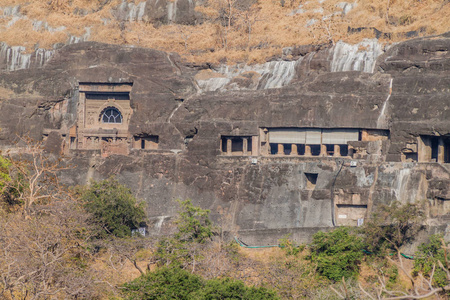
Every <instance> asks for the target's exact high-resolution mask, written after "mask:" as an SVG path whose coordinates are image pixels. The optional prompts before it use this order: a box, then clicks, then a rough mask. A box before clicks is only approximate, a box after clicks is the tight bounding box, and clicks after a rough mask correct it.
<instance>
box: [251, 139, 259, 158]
mask: <svg viewBox="0 0 450 300" xmlns="http://www.w3.org/2000/svg"><path fill="white" fill-rule="evenodd" d="M258 142H259V139H258V137H257V136H253V137H252V153H251V155H259V145H258Z"/></svg>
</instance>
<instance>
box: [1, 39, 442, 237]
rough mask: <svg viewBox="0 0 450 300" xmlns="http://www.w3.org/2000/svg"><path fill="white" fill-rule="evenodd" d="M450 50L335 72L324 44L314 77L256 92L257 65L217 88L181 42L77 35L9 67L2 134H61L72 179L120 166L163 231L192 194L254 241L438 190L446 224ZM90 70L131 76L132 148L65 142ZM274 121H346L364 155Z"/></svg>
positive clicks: (57, 140)
mask: <svg viewBox="0 0 450 300" xmlns="http://www.w3.org/2000/svg"><path fill="white" fill-rule="evenodd" d="M449 48H450V36H449V35H443V36H437V37H431V38H421V39H416V40H411V41H408V42H404V43H400V44H397V45H394V46H392V47H391V48H390V49H388V50H387V52H386V53H385V54H383V55H381V56H380V57H379V58H378V60H377V63H376V66H375V67H374V72H373V73H368V72H360V71H348V72H330V71H332V70H331V69H330V67H327V68H321V67H319V66H320V63H317V62H318V61H320V57H321V55H322V54H320V53H325V52H326V51H328V50H327V49H322V50H320V49H315V50H314V51H316V50H317V51H318V52H317V56H314V57H315V58H314V57H313V58H312V59H311V62H314V63H312V64H310V65H308V68H302V66H301V64H300V65H299V66H297V67H298V70H297V74H303V76H297V77H296V79H295V80H292V81H291V82H290V84H288V85H287V86H285V87H282V88H271V89H256V90H251V89H250V90H245V87H248V86H252V84H254V83H255V81H252V80H254V79H255V78H254V77H253V75H255V74H250V75H252V76H250V75H248V74H247V75H248V76H244V75H242V77H243V78H240V79H238V82H236V83H235V84H236V86H237V88H235V90H231V91H225V92H221V93H214V92H202V90H201V89H200V88H199V86H198V78H203V77H202V76H200V75H199V74H200V73H199V70H197V69H195V68H189V67H187V66H185V65H183V63H182V62H181V61H180V59H179V57H178V56H177V55H175V54H167V53H163V52H160V51H155V50H148V49H140V48H132V47H120V46H112V45H104V44H97V43H80V44H74V45H70V46H66V47H63V48H62V49H60V50H58V51H56V53H55V55H54V56H53V57H52V58H51V59H50V60H49V61H48V62H47V63H46V64H45V65H44V66H43V67H41V68H32V69H29V70H19V71H14V72H13V71H10V72H6V71H5V72H2V73H0V91H1V92H2V93H1V94H0V127H1V129H2V130H1V131H0V144H1V146H2V148H10V147H12V145H13V143H14V141H15V140H16V139H17V136H23V135H29V136H30V137H32V138H34V139H42V138H44V137H45V138H46V143H47V145H48V150H49V151H51V152H53V153H55V152H57V149H58V147H57V146H58V145H60V147H61V149H62V150H61V151H65V152H66V153H67V155H69V156H72V157H73V162H74V163H75V164H76V165H77V167H76V169H74V170H69V171H67V172H65V173H64V174H63V178H64V181H65V182H66V183H67V184H84V183H86V182H87V181H88V180H89V179H91V178H94V179H102V178H107V177H109V176H111V175H115V176H117V178H118V179H119V181H121V182H122V183H125V184H127V185H128V186H130V187H131V188H132V190H133V191H134V192H135V193H136V195H137V196H138V197H139V198H141V199H143V200H144V201H145V202H146V204H147V213H148V216H149V217H150V219H151V224H150V227H151V228H150V229H151V232H152V233H154V234H159V233H163V232H165V230H167V228H166V226H165V225H167V220H169V219H170V217H171V216H173V215H174V214H175V212H176V209H177V204H176V203H175V202H174V201H173V200H175V199H177V198H182V199H185V198H192V199H193V200H194V202H195V203H196V204H199V205H201V206H202V207H204V208H209V209H211V212H212V216H213V218H214V219H215V220H216V221H218V222H221V223H222V224H223V225H224V226H225V228H226V229H228V230H231V229H236V230H239V234H240V235H241V236H242V237H245V238H246V239H248V241H250V242H255V243H274V242H276V239H277V238H279V237H281V236H282V235H283V234H284V233H286V232H291V233H293V237H294V238H296V239H298V240H307V239H309V238H310V236H311V234H312V233H314V232H315V231H317V230H319V229H327V228H331V227H333V226H337V225H356V224H357V220H358V219H363V218H365V217H367V216H368V215H369V214H370V212H371V211H372V210H373V209H374V208H375V207H376V206H377V205H379V204H381V203H390V202H392V201H395V200H398V201H401V202H403V203H408V202H415V201H421V200H428V203H429V206H430V210H429V211H430V214H429V216H428V217H429V224H431V225H433V226H435V227H436V228H438V229H439V230H446V232H447V233H448V231H449V229H450V228H448V225H447V223H446V222H445V220H446V218H447V217H448V216H449V214H450V172H449V169H450V164H449V163H450V156H449V155H450V154H449V153H450V150H449V149H450V142H449V139H450V52H449ZM299 49H300V48H299ZM302 49H303V48H302ZM305 49H306V48H305ZM296 51H297V50H296ZM298 51H299V53H300V55H303V56H305V55H310V54H303V52H301V51H303V50H298ZM305 51H306V50H305ZM321 51H325V52H321ZM310 53H312V52H310ZM327 53H328V55H329V52H327ZM314 59H316V61H315V60H314ZM337 59H338V58H337ZM312 65H314V66H317V67H315V68H311V66H312ZM335 71H336V70H335ZM361 71H364V70H361ZM202 72H203V71H202ZM196 78H197V79H196ZM239 80H240V81H239ZM255 80H256V79H255ZM80 82H83V83H90V84H94V85H95V84H106V85H107V84H116V85H117V84H119V83H130V84H131V83H132V89H131V93H130V96H129V97H130V105H131V107H132V109H133V114H132V116H131V119H130V120H129V126H128V133H129V139H128V142H127V144H126V145H127V147H128V149H129V150H128V155H117V154H114V153H109V154H108V156H107V157H105V156H106V155H104V153H103V152H102V150H101V149H98V150H85V149H81V148H79V149H73V150H69V149H68V147H67V146H64V147H65V148H64V149H63V148H62V147H63V145H67V144H64V143H69V136H70V137H72V135H71V134H72V133H70V132H71V130H72V129H71V128H75V127H76V126H75V127H74V125H75V124H78V123H77V122H78V121H77V120H79V118H80V116H79V113H78V112H79V106H80V105H81V103H82V102H80V99H81V98H80V94H81V93H82V91H80V90H79V83H80ZM240 85H243V86H244V88H242V89H241V88H239V86H240ZM274 128H275V129H276V128H282V129H285V130H286V129H287V130H291V129H295V130H297V129H299V130H300V129H302V130H303V129H304V128H307V129H315V130H318V129H319V130H322V132H326V131H327V130H330V129H333V130H335V129H336V130H337V129H342V128H345V129H351V130H359V132H360V138H359V139H358V140H356V141H355V140H353V141H350V142H348V145H347V146H348V147H349V149H352V150H353V151H354V152H353V154H352V155H353V156H352V155H350V154H349V155H343V157H339V156H337V155H336V151H335V152H334V154H332V153H333V152H329V150H328V148H327V151H328V152H327V151H325V152H323V151H324V150H321V151H322V152H321V154H320V155H318V156H308V155H306V153H305V154H299V155H283V154H281V153H280V154H279V155H271V154H270V153H271V151H272V153H273V151H274V150H273V149H272V148H271V149H272V150H270V149H269V150H267V145H266V144H265V141H264V133H263V132H267V131H268V132H269V135H270V132H271V130H272V129H274ZM361 135H362V137H361ZM145 136H148V137H157V138H158V139H157V140H158V146H157V149H153V150H147V149H144V150H143V149H140V146H138V147H136V146H135V143H134V142H133V141H134V140H133V139H134V138H135V139H136V138H138V137H139V138H140V137H145ZM73 137H76V136H75V135H73ZM226 137H234V138H238V137H239V138H241V139H247V138H248V137H251V141H252V142H253V144H252V149H251V150H248V149H244V150H242V149H241V152H240V153H234V152H228V149H227V148H226V147H227V146H226V145H225V144H224V143H226ZM323 138H325V136H323ZM249 143H251V142H249ZM319 143H321V144H323V146H325V144H326V143H325V142H319ZM55 145H56V148H55ZM341 146H343V145H341ZM347 146H346V147H347ZM246 147H250V146H249V145H247V146H246ZM264 147H266V148H264ZM283 147H284V149H287V147H290V145H288V144H285V145H283ZM299 147H300V146H299ZM264 149H266V150H264ZM335 149H337V148H335ZM232 150H233V149H231V150H230V151H232ZM233 151H234V150H233ZM264 151H266V152H264ZM267 151H268V152H267ZM278 151H279V150H278ZM443 220H444V221H443ZM446 226H447V227H446ZM433 230H434V229H433Z"/></svg>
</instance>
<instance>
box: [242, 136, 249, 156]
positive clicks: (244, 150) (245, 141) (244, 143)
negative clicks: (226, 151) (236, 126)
mask: <svg viewBox="0 0 450 300" xmlns="http://www.w3.org/2000/svg"><path fill="white" fill-rule="evenodd" d="M242 154H243V155H248V138H242Z"/></svg>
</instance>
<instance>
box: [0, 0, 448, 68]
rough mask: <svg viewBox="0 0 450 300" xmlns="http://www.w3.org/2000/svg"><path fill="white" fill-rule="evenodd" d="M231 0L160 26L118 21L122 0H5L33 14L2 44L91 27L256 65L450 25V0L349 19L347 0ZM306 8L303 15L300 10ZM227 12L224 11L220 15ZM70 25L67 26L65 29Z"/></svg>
mask: <svg viewBox="0 0 450 300" xmlns="http://www.w3.org/2000/svg"><path fill="white" fill-rule="evenodd" d="M128 1H129V2H132V0H128ZM141 1H142V0H138V1H134V3H135V4H138V3H139V2H141ZM226 1H227V0H209V1H208V2H207V4H206V6H204V7H197V10H198V11H200V12H202V13H203V14H204V16H205V20H204V23H203V24H199V25H196V26H188V25H176V24H170V25H161V26H158V27H155V26H154V25H153V24H151V23H150V22H145V21H141V22H122V23H121V22H119V21H117V20H116V19H115V18H114V16H113V15H112V9H113V8H114V7H116V6H118V5H119V4H120V3H121V2H122V1H121V0H112V1H110V2H107V4H105V5H103V3H105V1H100V0H72V1H67V0H50V1H42V0H0V7H8V6H9V7H11V6H14V5H21V14H22V15H23V16H25V17H26V18H25V19H21V20H19V21H16V22H15V23H14V22H13V24H9V25H8V23H9V22H11V20H13V17H12V16H4V18H3V19H1V20H0V41H3V42H6V43H7V44H8V45H24V46H26V47H27V48H28V49H30V50H33V49H34V48H35V47H41V48H50V47H52V46H53V45H54V44H55V43H65V42H67V40H68V39H69V37H70V36H82V35H83V34H85V32H86V28H90V32H91V34H90V37H89V40H92V41H99V42H105V43H113V44H130V45H136V46H140V47H148V48H156V49H159V50H164V51H171V52H178V53H180V54H181V55H182V56H183V57H184V58H185V59H187V60H190V61H196V62H206V61H208V62H218V61H222V62H224V61H226V62H228V63H232V62H236V61H246V62H249V63H252V62H261V61H264V60H266V59H267V58H269V57H271V56H273V55H274V54H279V53H280V52H281V49H282V48H283V47H286V46H293V45H302V44H319V43H335V42H337V41H338V40H343V41H346V42H349V43H356V42H359V41H360V40H362V39H363V38H366V37H368V38H372V37H374V34H373V32H372V31H364V32H361V33H358V34H349V33H348V27H353V28H357V27H375V28H376V29H378V30H379V31H381V32H385V33H391V34H392V35H391V38H390V39H389V40H384V41H385V42H396V41H400V40H403V39H406V36H405V35H404V33H405V32H408V31H420V35H430V34H440V33H444V32H446V31H449V30H450V18H449V17H448V16H450V1H448V0H421V1H419V0H412V1H406V0H389V1H382V0H356V2H355V3H356V6H355V7H354V8H353V9H352V10H351V11H350V12H349V13H348V14H346V15H345V16H344V15H343V14H342V8H339V6H338V5H339V3H341V2H342V0H326V1H324V2H323V3H320V2H319V1H317V0H310V1H306V0H285V1H280V0H259V1H258V2H257V3H256V4H255V5H253V6H252V7H251V8H250V9H248V10H246V11H240V10H239V9H238V8H237V7H235V8H233V9H232V10H231V13H230V11H229V9H228V8H229V7H227V6H226V5H225V4H226ZM230 1H231V2H232V3H234V4H237V3H238V1H239V0H230ZM281 2H283V3H284V4H283V5H282V4H281ZM349 2H351V1H349ZM300 6H301V9H302V12H301V13H293V11H296V10H298V9H299V7H300ZM80 11H83V13H80ZM219 11H221V12H222V13H224V14H222V15H220V14H219ZM218 16H222V18H217V17H218ZM229 18H231V22H230V23H229V22H228V20H229ZM33 20H41V21H45V22H47V23H48V26H50V27H52V28H60V31H54V32H51V31H48V30H46V29H45V28H44V29H42V28H41V29H39V30H38V31H36V30H34V29H33ZM62 26H64V27H65V29H62V30H61V28H63V27H62Z"/></svg>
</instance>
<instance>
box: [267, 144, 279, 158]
mask: <svg viewBox="0 0 450 300" xmlns="http://www.w3.org/2000/svg"><path fill="white" fill-rule="evenodd" d="M269 146H270V154H271V155H275V154H277V153H278V144H272V143H271V144H269Z"/></svg>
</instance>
